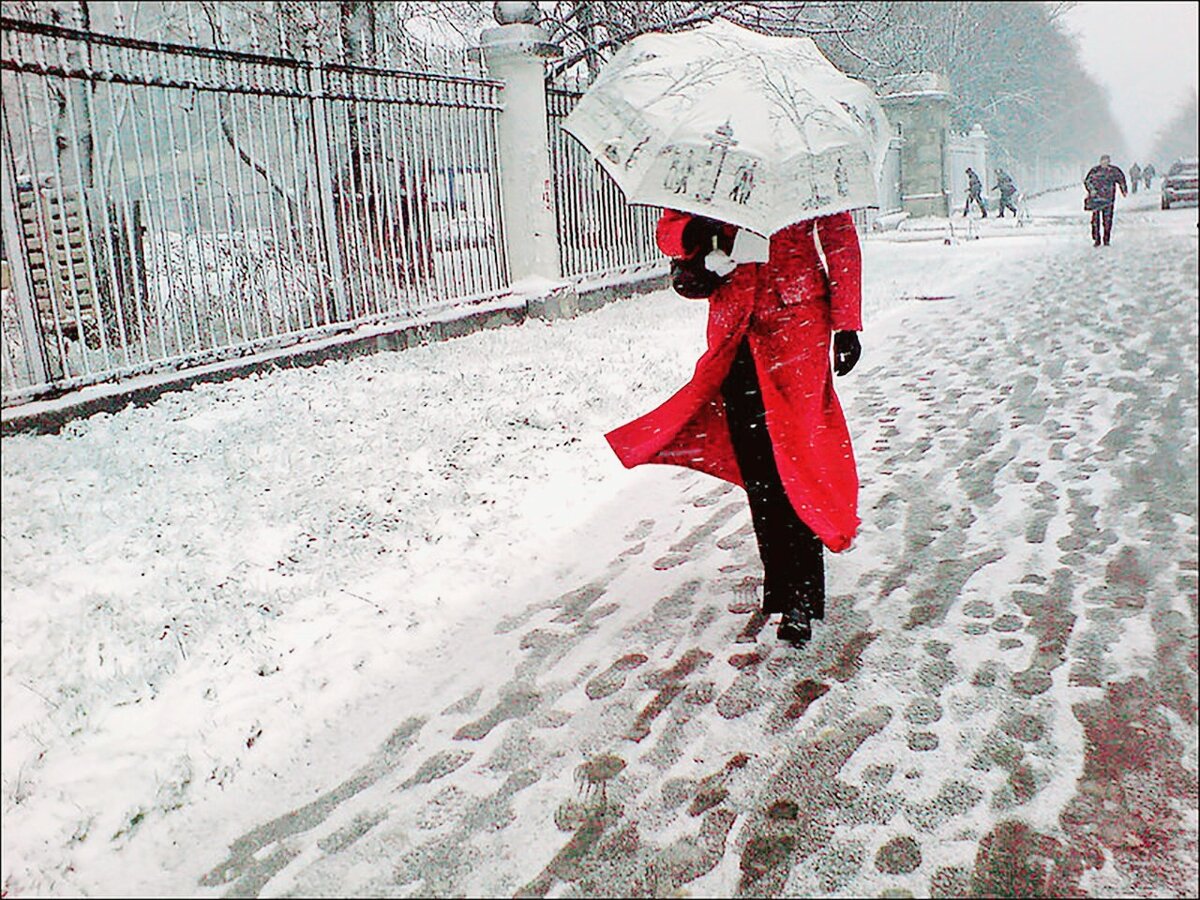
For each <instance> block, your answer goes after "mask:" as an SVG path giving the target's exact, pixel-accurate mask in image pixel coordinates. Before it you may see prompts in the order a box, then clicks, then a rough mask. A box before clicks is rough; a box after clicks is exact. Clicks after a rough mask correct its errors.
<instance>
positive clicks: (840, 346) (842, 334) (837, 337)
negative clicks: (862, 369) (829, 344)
mask: <svg viewBox="0 0 1200 900" xmlns="http://www.w3.org/2000/svg"><path fill="white" fill-rule="evenodd" d="M860 356H862V344H860V343H859V342H858V332H857V331H839V332H836V333H835V334H834V336H833V371H835V372H836V373H837V374H838V375H846V374H848V373H849V372H850V370H851V369H853V368H854V367H855V366H856V365H857V364H858V358H859V357H860Z"/></svg>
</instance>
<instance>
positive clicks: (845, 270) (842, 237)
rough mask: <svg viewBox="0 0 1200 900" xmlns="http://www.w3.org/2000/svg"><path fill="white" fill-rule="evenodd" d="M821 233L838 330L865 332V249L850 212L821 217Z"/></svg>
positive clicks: (830, 297) (834, 325)
mask: <svg viewBox="0 0 1200 900" xmlns="http://www.w3.org/2000/svg"><path fill="white" fill-rule="evenodd" d="M817 236H818V237H819V238H820V240H821V249H822V250H824V251H825V264H826V266H827V268H828V273H827V274H828V276H829V306H830V309H831V311H832V314H833V330H834V331H862V249H861V248H860V247H859V245H858V232H857V231H856V230H855V228H854V219H853V218H851V216H850V213H848V212H840V213H834V214H833V215H832V216H823V217H822V218H820V219H818V220H817Z"/></svg>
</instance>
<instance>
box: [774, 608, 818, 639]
mask: <svg viewBox="0 0 1200 900" xmlns="http://www.w3.org/2000/svg"><path fill="white" fill-rule="evenodd" d="M775 636H776V637H778V638H779V639H780V640H781V641H788V642H789V643H791V644H794V645H795V646H797V647H803V646H804V645H805V644H806V643H807V642H808V641H809V640H811V639H812V624H811V623H810V622H809V620H808V616H807V615H806V614H805V613H804V612H802V611H801V610H799V609H789V610H788V611H787V612H785V613H784V614H783V621H782V622H780V623H779V630H778V631H776V632H775Z"/></svg>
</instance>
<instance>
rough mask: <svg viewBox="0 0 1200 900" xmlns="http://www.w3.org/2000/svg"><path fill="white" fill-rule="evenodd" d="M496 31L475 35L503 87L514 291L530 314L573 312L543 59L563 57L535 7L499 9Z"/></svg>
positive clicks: (505, 199) (501, 138) (504, 200)
mask: <svg viewBox="0 0 1200 900" xmlns="http://www.w3.org/2000/svg"><path fill="white" fill-rule="evenodd" d="M494 15H495V17H496V21H497V22H498V23H499V25H498V26H497V27H495V28H486V29H484V30H483V32H482V33H481V34H480V45H481V47H482V50H483V58H484V62H485V63H486V65H487V68H488V73H489V74H490V75H491V76H492V77H493V78H495V79H496V80H498V81H503V82H504V90H503V93H502V95H501V97H502V103H503V105H504V109H503V111H502V112H501V113H500V118H499V124H498V132H499V133H498V151H499V155H500V158H499V161H498V164H499V168H500V202H501V209H502V210H503V213H504V231H505V240H506V243H507V250H508V264H509V271H510V273H511V276H512V281H513V287H514V290H516V291H518V292H525V293H528V294H529V295H530V304H529V306H530V312H531V313H532V314H533V315H537V316H543V317H548V318H551V317H554V316H559V315H570V314H573V313H574V312H575V305H576V302H575V297H574V291H573V290H572V289H570V287H569V286H568V285H567V284H566V283H565V282H563V280H562V268H561V263H560V260H559V253H558V227H557V223H556V216H555V209H554V202H555V201H554V181H553V177H552V173H551V170H550V142H549V138H548V135H547V133H546V129H547V118H546V60H547V59H552V58H553V57H556V56H559V55H561V53H562V51H561V49H560V48H559V47H557V46H556V45H554V44H552V43H551V42H550V40H549V35H547V33H546V32H545V31H544V30H543V29H542V28H540V27H539V26H538V25H537V24H536V23H537V21H538V19H539V18H540V13H539V11H538V10H537V5H536V4H535V3H496V4H495V6H494Z"/></svg>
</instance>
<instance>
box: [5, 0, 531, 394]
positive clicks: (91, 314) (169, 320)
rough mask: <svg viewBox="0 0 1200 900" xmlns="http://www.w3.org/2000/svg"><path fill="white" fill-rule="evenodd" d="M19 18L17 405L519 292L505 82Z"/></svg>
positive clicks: (13, 366) (14, 106) (14, 32)
mask: <svg viewBox="0 0 1200 900" xmlns="http://www.w3.org/2000/svg"><path fill="white" fill-rule="evenodd" d="M0 24H2V27H3V33H2V36H0V50H2V53H0V69H2V72H0V78H2V86H3V100H4V103H3V115H2V116H0V127H2V134H0V144H2V145H3V160H2V163H0V170H2V173H3V196H2V197H0V207H2V211H3V215H4V223H3V224H4V242H3V246H4V255H5V261H6V265H7V267H8V270H9V272H10V273H11V276H10V277H11V284H8V285H6V286H5V289H4V291H3V303H2V304H0V306H2V313H3V314H2V316H0V326H2V328H3V335H2V337H3V341H2V343H3V353H2V354H0V361H2V363H3V366H2V385H0V387H2V392H0V393H2V400H3V404H4V405H9V404H13V403H19V402H22V401H24V400H27V399H30V398H31V397H34V396H39V395H44V394H46V393H50V392H54V391H59V390H64V389H71V388H75V387H80V386H83V385H86V384H91V383H96V382H100V381H105V380H110V379H114V378H118V377H122V376H127V375H132V374H135V373H139V372H150V371H157V370H163V369H172V368H179V367H184V366H190V365H195V364H199V363H201V362H207V361H211V360H213V359H219V358H222V357H229V356H236V355H242V354H245V353H250V352H254V351H257V350H260V349H265V348H267V347H270V346H274V345H280V344H284V343H289V342H294V341H297V340H300V339H303V338H308V337H316V336H318V335H323V334H327V333H329V332H333V331H338V330H345V329H348V328H351V327H353V326H356V325H358V324H362V323H366V322H381V321H392V320H395V321H402V320H404V319H405V318H406V317H409V316H411V315H413V314H414V313H417V312H419V311H425V310H429V309H431V308H434V307H444V306H465V305H469V304H471V303H473V302H476V301H478V300H482V299H486V298H489V297H493V296H496V295H498V294H501V293H503V292H504V291H506V290H507V288H508V282H509V278H508V263H507V259H506V255H505V249H504V248H505V241H504V236H503V231H502V225H503V223H502V217H501V215H500V196H499V181H498V160H497V150H496V122H497V116H498V114H499V112H500V103H499V91H500V88H501V84H500V83H498V82H495V81H491V80H487V79H483V78H476V77H469V76H465V75H449V74H440V73H439V74H434V73H414V72H407V71H398V70H391V69H365V68H360V67H353V66H344V65H316V64H310V63H306V62H301V61H297V60H293V59H285V58H275V57H266V56H260V55H257V54H248V53H236V52H229V51H221V50H207V49H201V48H196V47H189V46H184V45H178V44H166V43H160V42H154V41H143V40H133V39H128V38H123V37H116V36H110V35H97V34H92V33H89V32H83V31H78V30H74V29H67V28H60V27H57V26H50V25H42V24H35V23H29V22H21V21H16V20H13V19H8V18H4V19H3V20H2V22H0Z"/></svg>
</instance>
